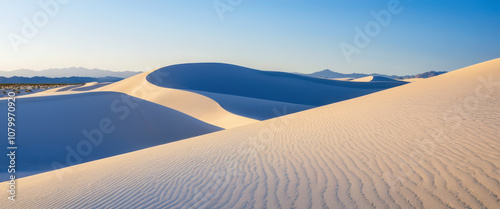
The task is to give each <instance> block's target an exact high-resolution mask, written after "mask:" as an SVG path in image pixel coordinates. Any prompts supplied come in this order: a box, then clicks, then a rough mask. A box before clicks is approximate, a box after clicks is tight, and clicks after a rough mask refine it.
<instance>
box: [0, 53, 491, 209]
mask: <svg viewBox="0 0 500 209" xmlns="http://www.w3.org/2000/svg"><path fill="white" fill-rule="evenodd" d="M499 68H500V59H496V60H492V61H488V62H485V63H481V64H478V65H474V66H471V67H467V68H464V69H461V70H457V71H454V72H450V73H447V74H444V75H441V76H437V77H433V78H429V79H425V80H422V81H419V82H415V83H411V84H408V85H404V86H400V87H396V88H393V89H389V90H385V91H381V92H378V93H374V94H370V95H367V96H363V97H359V98H356V99H352V100H348V101H344V102H339V103H335V104H332V105H327V106H323V107H319V108H316V109H312V110H307V111H303V112H300V113H296V114H291V115H287V116H283V117H279V118H275V119H271V120H268V121H264V122H259V123H254V124H250V125H247V126H243V127H238V128H234V129H230V130H225V131H220V132H216V133H212V134H208V135H204V136H199V137H195V138H190V139H187V140H182V141H177V142H174V143H170V144H165V145H161V146H157V147H152V148H149V149H145V150H140V151H136V152H133V153H127V154H124V155H119V156H115V157H111V158H107V159H102V160H98V161H94V162H90V163H86V164H80V165H76V166H73V167H69V168H65V169H60V170H57V171H53V172H48V173H43V174H40V175H36V176H32V177H27V178H24V179H20V180H19V182H18V184H19V190H18V193H19V197H18V200H17V201H16V202H15V203H12V202H9V201H8V200H7V199H6V198H4V199H2V200H0V203H1V205H2V206H3V207H7V208H266V207H267V208H280V207H281V208H327V207H328V208H375V207H376V208H449V207H450V208H498V206H499V205H500V200H499V197H500V182H499V181H500V170H499V168H500V137H499V129H500V101H499V98H500V83H499V82H500V70H499ZM2 185H4V186H5V185H6V184H5V183H2Z"/></svg>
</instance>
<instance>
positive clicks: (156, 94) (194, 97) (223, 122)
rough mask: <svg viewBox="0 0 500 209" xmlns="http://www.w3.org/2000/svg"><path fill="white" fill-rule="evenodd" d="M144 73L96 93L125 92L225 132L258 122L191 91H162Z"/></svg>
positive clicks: (167, 89)
mask: <svg viewBox="0 0 500 209" xmlns="http://www.w3.org/2000/svg"><path fill="white" fill-rule="evenodd" d="M149 73H151V72H144V73H141V74H138V75H135V76H133V77H131V78H128V79H125V80H122V81H119V82H116V83H113V84H110V85H108V86H105V87H102V88H99V89H95V90H94V91H112V92H122V93H126V94H128V95H130V96H134V97H137V98H141V99H144V100H147V101H150V102H153V103H156V104H160V105H163V106H165V107H169V108H172V109H175V110H177V111H179V112H182V113H184V114H187V115H189V116H192V117H195V118H197V119H198V120H201V121H203V122H205V123H209V124H212V125H215V126H218V127H221V128H224V129H229V128H233V127H237V126H242V125H246V124H250V123H255V122H257V120H254V119H250V118H246V117H243V116H239V115H235V114H232V113H230V112H228V111H226V110H225V109H223V108H222V107H221V106H220V105H219V104H218V103H217V102H215V101H214V100H212V99H210V98H208V97H206V96H203V95H200V94H196V93H192V92H189V91H183V90H177V89H171V88H163V87H159V86H156V85H153V84H151V83H150V82H149V81H147V80H146V76H147V75H148V74H149Z"/></svg>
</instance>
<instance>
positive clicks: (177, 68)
mask: <svg viewBox="0 0 500 209" xmlns="http://www.w3.org/2000/svg"><path fill="white" fill-rule="evenodd" d="M147 80H148V81H149V82H151V83H153V84H155V85H158V86H162V87H167V88H174V89H183V90H192V91H204V92H211V93H219V94H228V95H235V96H242V97H250V98H257V99H264V100H271V101H279V102H286V103H293V104H301V105H310V106H321V105H326V104H330V103H334V102H338V101H343V100H347V99H351V98H355V97H358V96H362V95H366V94H370V93H373V92H377V91H380V90H384V89H387V88H391V87H395V86H399V85H402V84H404V83H405V82H378V83H361V82H348V81H338V80H330V79H321V78H314V77H309V76H303V75H297V74H292V73H283V72H270V71H260V70H254V69H250V68H246V67H240V66H236V65H230V64H221V63H194V64H180V65H173V66H169V67H165V68H161V69H158V70H156V71H154V72H151V73H150V74H149V75H148V76H147Z"/></svg>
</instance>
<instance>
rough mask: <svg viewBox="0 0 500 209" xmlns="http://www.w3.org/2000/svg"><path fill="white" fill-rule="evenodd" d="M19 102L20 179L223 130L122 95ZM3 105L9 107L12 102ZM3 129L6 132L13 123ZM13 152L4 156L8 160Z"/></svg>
mask: <svg viewBox="0 0 500 209" xmlns="http://www.w3.org/2000/svg"><path fill="white" fill-rule="evenodd" d="M16 102H17V105H16V107H17V112H16V129H17V130H18V132H19V134H18V135H17V140H16V141H17V144H16V145H17V146H18V147H19V148H20V149H19V152H20V154H19V155H18V157H17V163H16V164H17V166H18V167H19V168H20V169H17V171H16V174H17V177H25V176H28V175H33V174H37V173H42V172H46V171H50V170H55V169H58V168H61V167H67V166H71V165H75V164H79V163H84V162H89V161H92V160H97V159H101V158H105V157H110V156H114V155H117V154H123V153H127V152H131V151H135V150H139V149H144V148H148V147H151V146H156V145H160V144H165V143H168V142H172V141H177V140H181V139H186V138H190V137H193V136H199V135H203V134H207V133H211V132H214V131H219V130H222V128H220V127H216V126H213V125H209V124H206V123H204V122H202V121H199V120H197V119H196V118H193V117H190V116H188V115H185V114H183V113H180V112H178V111H176V110H173V109H170V108H167V107H164V106H161V105H158V104H154V103H151V102H149V101H145V100H140V99H137V98H133V97H130V96H127V95H125V94H123V93H116V92H90V93H82V94H71V95H58V96H44V97H28V98H18V99H17V101H16ZM0 105H2V106H7V104H6V101H5V100H1V101H0ZM103 121H104V122H103ZM103 124H104V125H103ZM106 124H108V125H106ZM0 125H2V126H5V127H6V126H7V120H5V121H0ZM102 127H104V128H102ZM5 134H6V133H5ZM7 152H8V150H7V149H2V150H0V154H1V155H3V156H5V155H6V154H7ZM54 163H56V164H57V165H56V166H54V165H55V164H54ZM0 179H1V180H2V181H4V180H7V179H8V178H7V170H6V169H5V170H3V169H2V170H0Z"/></svg>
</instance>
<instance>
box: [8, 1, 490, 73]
mask: <svg viewBox="0 0 500 209" xmlns="http://www.w3.org/2000/svg"><path fill="white" fill-rule="evenodd" d="M50 1H55V0H41V2H50ZM236 1H237V0H236ZM241 1H242V3H241V4H239V5H236V6H231V5H230V4H229V3H225V2H229V0H220V2H222V3H223V4H226V5H228V6H230V7H231V8H232V11H227V12H225V13H224V15H223V16H224V20H221V19H220V17H219V15H218V13H217V10H216V9H215V8H214V6H213V3H214V2H215V1H214V0H162V1H160V0H156V1H154V0H151V1H139V0H137V1H130V0H106V1H104V0H101V1H97V0H73V1H69V3H67V4H64V5H61V6H60V8H59V11H58V12H57V13H56V14H55V15H54V16H53V17H51V16H49V18H48V22H47V23H46V25H42V27H37V28H38V29H39V30H38V33H36V34H35V35H34V37H28V38H26V37H24V36H23V34H22V29H23V26H24V23H23V18H27V19H28V20H29V21H31V22H32V19H33V17H34V16H36V14H38V15H39V17H42V18H39V19H40V20H43V15H42V16H40V12H43V11H44V10H43V9H42V7H41V6H40V5H39V4H38V2H39V1H38V0H36V1H35V0H32V1H28V0H16V1H13V0H0V19H1V22H0V34H1V35H0V46H1V47H0V70H15V69H21V68H27V69H34V70H42V69H47V68H63V67H86V68H100V69H107V70H114V71H125V70H132V71H144V70H149V69H153V68H157V67H162V66H167V65H171V64H177V63H185V62H225V63H232V64H238V65H243V66H248V67H253V68H257V69H262V70H279V71H287V72H304V73H309V72H314V71H319V70H323V69H331V70H334V71H338V72H344V73H350V72H363V73H372V72H377V73H386V74H398V75H405V74H415V73H420V72H425V71H429V70H446V71H449V70H454V69H457V68H461V67H464V66H468V65H471V64H475V63H478V62H482V61H486V60H489V59H493V58H498V57H500V1H499V0H481V1H473V0H442V1H440V0H414V1H410V0H400V7H401V8H402V11H401V12H400V13H398V14H392V15H391V16H392V18H391V22H390V23H389V24H388V25H387V26H386V27H383V26H381V29H380V32H379V33H377V34H376V35H374V36H373V37H372V38H371V41H370V42H369V44H368V45H367V46H366V47H364V48H362V49H360V52H361V53H359V54H353V55H352V56H351V62H350V63H348V62H347V60H346V59H345V56H344V54H343V53H342V50H341V48H340V45H341V43H343V42H344V43H347V44H350V45H354V37H355V35H356V33H355V31H354V28H355V27H359V28H361V29H362V30H364V28H365V25H366V24H367V23H369V22H370V21H374V20H375V19H374V17H373V16H372V15H371V14H370V12H371V11H372V10H373V11H375V12H378V11H381V10H387V9H388V2H390V1H391V0H377V1H373V0H371V1H368V0H365V1H355V0H337V1H333V0H323V1H319V0H301V1H299V0H272V1H271V0H241ZM12 34H17V35H19V36H21V37H24V38H26V40H28V42H27V43H24V42H23V43H21V44H18V46H19V47H18V52H15V51H14V48H13V47H12V44H11V39H12ZM16 40H18V39H16ZM16 43H20V42H16Z"/></svg>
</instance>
